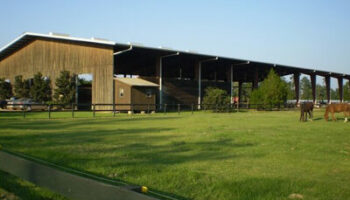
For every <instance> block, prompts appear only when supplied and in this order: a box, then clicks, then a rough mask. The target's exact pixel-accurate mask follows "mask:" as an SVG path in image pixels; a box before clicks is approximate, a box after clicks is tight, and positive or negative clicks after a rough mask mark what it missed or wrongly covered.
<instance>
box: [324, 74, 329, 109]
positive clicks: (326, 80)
mask: <svg viewBox="0 0 350 200" xmlns="http://www.w3.org/2000/svg"><path fill="white" fill-rule="evenodd" d="M324 79H325V82H326V92H327V103H328V104H330V103H331V77H330V76H325V77H324Z"/></svg>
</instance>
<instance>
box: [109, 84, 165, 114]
mask: <svg viewBox="0 0 350 200" xmlns="http://www.w3.org/2000/svg"><path fill="white" fill-rule="evenodd" d="M114 82H115V95H114V97H115V99H114V101H115V104H116V110H118V111H125V110H127V111H129V110H133V111H154V110H156V106H155V104H156V95H157V92H158V85H157V84H155V83H152V82H150V81H146V80H143V79H141V78H115V79H114ZM123 104H125V105H123Z"/></svg>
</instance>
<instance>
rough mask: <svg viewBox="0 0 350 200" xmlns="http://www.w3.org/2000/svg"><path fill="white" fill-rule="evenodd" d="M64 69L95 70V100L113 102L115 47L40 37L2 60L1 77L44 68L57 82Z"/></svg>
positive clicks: (9, 77) (12, 76)
mask: <svg viewBox="0 0 350 200" xmlns="http://www.w3.org/2000/svg"><path fill="white" fill-rule="evenodd" d="M62 70H68V71H70V72H71V73H75V74H92V75H93V83H92V103H108V104H112V103H113V48H112V47H107V46H92V45H78V44H76V43H72V42H66V41H52V40H44V39H37V40H35V41H33V42H31V43H29V44H28V45H26V46H24V47H23V48H21V49H20V50H18V51H16V52H15V53H13V54H12V55H10V56H8V57H6V58H5V59H3V60H1V61H0V77H4V78H7V79H10V81H11V83H14V77H15V76H17V75H22V76H23V77H24V78H32V77H33V75H34V74H35V73H37V72H41V73H42V74H43V75H44V76H47V77H49V78H50V79H51V82H52V84H53V86H54V82H55V80H56V78H57V77H58V76H59V74H60V71H62Z"/></svg>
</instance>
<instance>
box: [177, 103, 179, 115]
mask: <svg viewBox="0 0 350 200" xmlns="http://www.w3.org/2000/svg"><path fill="white" fill-rule="evenodd" d="M177 113H178V114H180V104H177Z"/></svg>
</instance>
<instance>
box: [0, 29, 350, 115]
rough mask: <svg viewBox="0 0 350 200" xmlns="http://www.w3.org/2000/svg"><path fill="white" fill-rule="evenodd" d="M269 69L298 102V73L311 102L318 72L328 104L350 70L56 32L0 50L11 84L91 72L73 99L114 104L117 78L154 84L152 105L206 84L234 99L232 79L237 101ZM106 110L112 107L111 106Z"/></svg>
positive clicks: (185, 98) (198, 91)
mask: <svg viewBox="0 0 350 200" xmlns="http://www.w3.org/2000/svg"><path fill="white" fill-rule="evenodd" d="M271 68H273V69H274V71H275V72H276V73H277V74H278V75H279V76H285V75H293V77H294V83H295V97H296V101H297V102H298V101H299V99H300V97H299V94H300V92H299V90H300V87H299V79H300V75H301V74H304V75H308V76H310V80H311V85H312V97H313V101H314V102H316V76H321V77H324V79H325V84H326V88H327V89H326V91H327V94H326V99H327V102H328V103H329V102H330V100H331V96H330V89H331V85H330V84H331V81H330V80H331V78H335V79H337V81H338V88H339V100H340V101H342V100H343V83H344V81H343V80H344V79H347V80H349V79H350V75H349V74H344V73H338V72H329V71H322V70H315V69H307V68H300V67H295V66H286V65H280V64H273V63H264V62H257V61H251V60H245V59H236V58H227V57H222V56H216V55H205V54H199V53H194V52H191V51H178V50H172V49H169V48H162V47H159V48H152V47H145V46H142V45H139V44H132V43H130V44H122V43H116V42H113V41H109V40H105V39H99V38H91V39H84V38H76V37H71V36H69V35H66V34H55V33H50V34H38V33H29V32H26V33H23V34H22V35H20V36H19V37H18V38H16V39H15V40H13V41H12V42H11V43H9V44H8V45H6V46H5V47H3V48H2V49H1V50H0V77H2V78H5V79H6V80H7V81H9V82H10V83H14V79H15V77H16V76H18V75H22V76H23V78H24V79H29V80H30V79H32V78H33V76H34V74H36V73H38V72H41V73H42V74H43V76H45V77H46V78H48V79H50V80H51V84H52V88H55V80H56V78H57V77H58V75H59V73H60V72H61V71H62V70H68V71H70V72H71V73H74V74H77V75H79V74H82V75H86V74H88V75H90V76H91V77H92V84H91V89H90V90H91V97H85V98H77V99H76V102H75V103H77V104H79V103H82V102H84V103H90V104H111V105H112V104H114V105H115V103H116V102H118V101H120V99H121V97H122V93H124V92H123V91H124V89H123V88H122V89H123V90H120V88H118V83H120V82H118V81H116V80H115V79H116V78H118V77H119V79H120V78H122V77H128V78H130V77H131V78H135V77H138V79H142V80H143V81H148V82H151V83H154V84H157V90H156V91H150V92H146V91H145V92H144V93H145V95H153V96H156V98H155V101H154V102H153V104H159V105H163V104H201V103H202V97H203V93H204V90H205V88H207V87H209V86H214V87H217V88H221V89H224V90H226V91H227V92H228V93H229V94H230V95H231V99H233V90H234V88H233V83H234V82H238V88H235V89H236V90H238V99H239V101H241V98H240V97H241V90H242V84H243V83H252V84H251V85H252V88H257V87H258V85H259V82H260V81H262V80H264V78H265V77H266V76H267V73H268V72H269V70H270V69H271ZM135 81H136V78H135ZM148 85H149V84H148ZM117 89H119V90H117ZM77 93H79V90H77ZM146 93H147V94H146ZM77 96H79V94H78V95H77ZM135 98H136V99H137V100H138V101H136V102H137V103H138V104H142V103H145V101H143V100H140V97H139V96H136V97H135ZM231 101H233V100H231ZM127 103H130V102H127ZM160 107H161V106H160ZM105 109H112V106H110V107H108V108H105Z"/></svg>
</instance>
